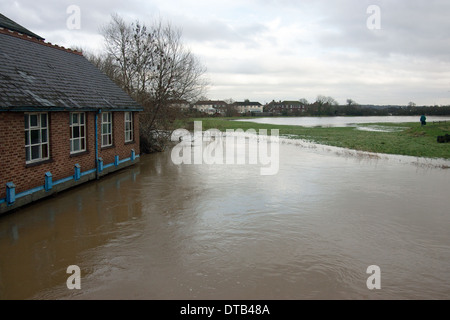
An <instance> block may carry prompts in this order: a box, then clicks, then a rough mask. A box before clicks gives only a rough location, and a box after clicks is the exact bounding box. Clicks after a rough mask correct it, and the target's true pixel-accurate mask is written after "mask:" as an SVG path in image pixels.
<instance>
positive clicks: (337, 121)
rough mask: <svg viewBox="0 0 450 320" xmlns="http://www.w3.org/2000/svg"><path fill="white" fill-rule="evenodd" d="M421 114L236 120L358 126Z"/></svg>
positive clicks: (410, 118)
mask: <svg viewBox="0 0 450 320" xmlns="http://www.w3.org/2000/svg"><path fill="white" fill-rule="evenodd" d="M419 119H420V116H364V117H269V118H256V119H244V120H236V121H250V122H255V123H267V124H277V125H289V126H303V127H319V126H320V127H358V124H362V123H405V122H417V123H419ZM433 121H450V117H448V116H427V122H429V123H430V122H431V123H432V122H433Z"/></svg>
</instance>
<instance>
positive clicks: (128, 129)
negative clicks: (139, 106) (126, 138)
mask: <svg viewBox="0 0 450 320" xmlns="http://www.w3.org/2000/svg"><path fill="white" fill-rule="evenodd" d="M130 129H131V123H129V122H125V130H126V131H130Z"/></svg>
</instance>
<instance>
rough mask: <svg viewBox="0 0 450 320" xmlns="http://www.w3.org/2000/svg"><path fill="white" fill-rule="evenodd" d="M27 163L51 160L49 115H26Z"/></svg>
mask: <svg viewBox="0 0 450 320" xmlns="http://www.w3.org/2000/svg"><path fill="white" fill-rule="evenodd" d="M24 120H25V161H26V163H33V162H38V161H42V160H47V159H49V143H48V114H47V113H25V119H24Z"/></svg>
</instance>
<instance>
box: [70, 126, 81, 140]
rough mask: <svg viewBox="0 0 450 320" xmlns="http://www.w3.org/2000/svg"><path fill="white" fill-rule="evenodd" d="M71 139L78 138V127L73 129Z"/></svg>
mask: <svg viewBox="0 0 450 320" xmlns="http://www.w3.org/2000/svg"><path fill="white" fill-rule="evenodd" d="M72 129H73V138H74V139H75V138H79V137H80V127H73V128H72Z"/></svg>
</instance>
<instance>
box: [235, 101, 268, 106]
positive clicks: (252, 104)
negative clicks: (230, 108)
mask: <svg viewBox="0 0 450 320" xmlns="http://www.w3.org/2000/svg"><path fill="white" fill-rule="evenodd" d="M233 104H234V105H236V106H261V105H262V104H261V103H259V102H252V101H244V102H235V103H233Z"/></svg>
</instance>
